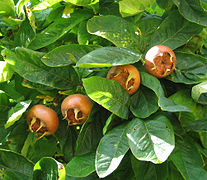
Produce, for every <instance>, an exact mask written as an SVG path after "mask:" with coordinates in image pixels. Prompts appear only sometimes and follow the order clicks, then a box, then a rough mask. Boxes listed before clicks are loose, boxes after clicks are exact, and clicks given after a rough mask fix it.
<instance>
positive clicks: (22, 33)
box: [14, 18, 35, 47]
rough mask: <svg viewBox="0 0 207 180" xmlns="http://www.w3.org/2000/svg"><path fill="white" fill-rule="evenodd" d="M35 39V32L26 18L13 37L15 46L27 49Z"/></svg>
mask: <svg viewBox="0 0 207 180" xmlns="http://www.w3.org/2000/svg"><path fill="white" fill-rule="evenodd" d="M34 38H35V32H34V30H33V28H32V26H31V25H30V21H29V19H28V18H26V19H25V20H24V21H23V22H22V23H21V25H20V28H19V31H18V32H17V34H16V35H15V37H14V42H15V45H16V46H20V47H27V46H28V45H29V43H30V42H31V41H32V40H33V39H34Z"/></svg>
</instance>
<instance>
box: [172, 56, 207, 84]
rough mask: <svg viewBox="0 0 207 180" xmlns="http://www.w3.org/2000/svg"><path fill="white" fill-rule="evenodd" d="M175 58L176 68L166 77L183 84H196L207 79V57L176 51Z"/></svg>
mask: <svg viewBox="0 0 207 180" xmlns="http://www.w3.org/2000/svg"><path fill="white" fill-rule="evenodd" d="M176 59H177V64H176V69H175V70H174V71H173V73H172V74H171V75H170V76H169V77H168V79H170V80H171V81H173V82H176V83H185V84H196V83H200V82H203V81H206V80H207V73H206V72H207V58H205V57H203V56H199V55H196V54H192V53H186V52H176Z"/></svg>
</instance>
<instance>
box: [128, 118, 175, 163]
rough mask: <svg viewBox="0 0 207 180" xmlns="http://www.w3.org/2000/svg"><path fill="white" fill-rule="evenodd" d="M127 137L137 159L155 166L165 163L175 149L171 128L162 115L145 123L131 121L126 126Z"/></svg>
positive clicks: (135, 120)
mask: <svg viewBox="0 0 207 180" xmlns="http://www.w3.org/2000/svg"><path fill="white" fill-rule="evenodd" d="M127 137H128V143H129V147H130V149H131V151H132V153H133V155H134V156H135V157H136V158H137V159H139V160H143V161H151V162H153V163H155V164H159V163H162V162H164V161H166V160H167V158H168V156H169V155H170V154H171V152H172V151H173V149H174V147H175V139H174V131H173V127H172V125H171V123H170V121H169V120H168V119H167V118H166V117H165V116H163V115H158V116H156V117H154V118H153V119H150V120H147V121H143V120H140V119H138V118H136V119H133V120H132V121H131V122H130V123H129V125H128V131H127Z"/></svg>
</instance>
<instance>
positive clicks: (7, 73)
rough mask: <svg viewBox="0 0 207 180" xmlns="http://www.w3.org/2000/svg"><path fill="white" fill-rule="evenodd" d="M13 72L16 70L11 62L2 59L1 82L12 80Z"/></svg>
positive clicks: (0, 64)
mask: <svg viewBox="0 0 207 180" xmlns="http://www.w3.org/2000/svg"><path fill="white" fill-rule="evenodd" d="M13 73H14V71H13V69H12V67H11V65H10V64H9V63H7V62H5V61H0V82H4V81H8V80H10V79H11V77H12V75H13Z"/></svg>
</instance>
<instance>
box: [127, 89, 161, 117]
mask: <svg viewBox="0 0 207 180" xmlns="http://www.w3.org/2000/svg"><path fill="white" fill-rule="evenodd" d="M158 108H159V106H158V97H157V96H156V94H155V93H154V92H153V91H152V90H150V89H149V88H146V87H144V86H140V87H139V89H138V91H137V92H136V93H135V94H134V95H133V96H132V97H131V105H130V110H131V111H132V113H133V114H134V116H136V117H139V118H146V117H149V116H150V115H151V114H153V113H155V112H156V111H157V110H158Z"/></svg>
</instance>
